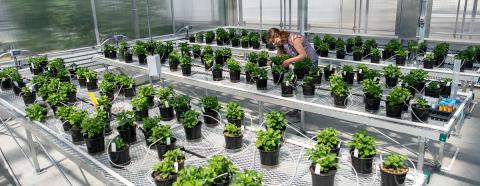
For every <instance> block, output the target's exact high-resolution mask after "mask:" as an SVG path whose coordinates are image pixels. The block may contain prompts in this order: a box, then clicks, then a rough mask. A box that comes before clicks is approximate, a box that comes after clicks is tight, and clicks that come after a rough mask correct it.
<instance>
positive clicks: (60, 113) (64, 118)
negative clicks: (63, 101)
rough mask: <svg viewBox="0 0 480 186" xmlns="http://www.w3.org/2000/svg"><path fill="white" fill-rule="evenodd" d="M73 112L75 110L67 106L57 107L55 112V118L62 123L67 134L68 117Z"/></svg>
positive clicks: (68, 127)
mask: <svg viewBox="0 0 480 186" xmlns="http://www.w3.org/2000/svg"><path fill="white" fill-rule="evenodd" d="M74 111H75V108H74V107H73V106H69V105H67V106H61V107H58V109H57V111H56V116H57V118H58V119H59V120H60V121H61V122H62V126H63V130H64V131H65V132H68V131H69V130H70V127H71V125H70V122H69V121H68V119H69V117H70V114H72V113H73V112H74Z"/></svg>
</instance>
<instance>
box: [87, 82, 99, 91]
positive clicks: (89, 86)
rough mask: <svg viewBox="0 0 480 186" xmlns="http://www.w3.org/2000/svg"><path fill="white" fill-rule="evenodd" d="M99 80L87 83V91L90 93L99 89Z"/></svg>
mask: <svg viewBox="0 0 480 186" xmlns="http://www.w3.org/2000/svg"><path fill="white" fill-rule="evenodd" d="M97 82H98V80H97V79H92V80H88V81H87V90H89V91H94V90H97V89H98V84H97Z"/></svg>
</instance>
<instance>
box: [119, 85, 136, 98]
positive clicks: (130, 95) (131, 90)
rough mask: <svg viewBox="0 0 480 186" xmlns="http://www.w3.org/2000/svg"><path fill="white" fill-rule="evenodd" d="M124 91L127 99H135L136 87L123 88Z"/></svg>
mask: <svg viewBox="0 0 480 186" xmlns="http://www.w3.org/2000/svg"><path fill="white" fill-rule="evenodd" d="M122 89H123V95H124V96H125V97H126V98H133V96H135V87H132V88H122Z"/></svg>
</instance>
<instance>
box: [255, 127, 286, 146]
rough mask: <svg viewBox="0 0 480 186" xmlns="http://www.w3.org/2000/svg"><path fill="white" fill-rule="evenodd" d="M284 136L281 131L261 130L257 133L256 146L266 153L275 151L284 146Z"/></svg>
mask: <svg viewBox="0 0 480 186" xmlns="http://www.w3.org/2000/svg"><path fill="white" fill-rule="evenodd" d="M281 139H282V135H281V133H280V131H279V130H274V129H271V128H270V129H267V130H266V131H264V130H259V131H258V132H257V141H256V142H255V146H256V147H257V148H259V149H262V150H264V151H275V150H277V149H279V148H280V146H281V144H282V140H281Z"/></svg>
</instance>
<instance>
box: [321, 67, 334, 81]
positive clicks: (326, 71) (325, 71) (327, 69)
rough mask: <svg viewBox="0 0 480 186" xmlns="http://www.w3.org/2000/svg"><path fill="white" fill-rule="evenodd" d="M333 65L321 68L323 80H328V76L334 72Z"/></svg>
mask: <svg viewBox="0 0 480 186" xmlns="http://www.w3.org/2000/svg"><path fill="white" fill-rule="evenodd" d="M335 69H336V68H335V67H334V66H333V65H327V66H325V68H323V75H324V77H325V81H330V76H331V75H332V74H335Z"/></svg>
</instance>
